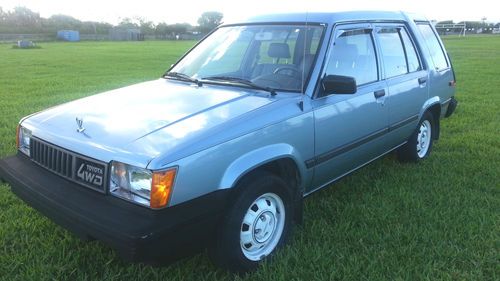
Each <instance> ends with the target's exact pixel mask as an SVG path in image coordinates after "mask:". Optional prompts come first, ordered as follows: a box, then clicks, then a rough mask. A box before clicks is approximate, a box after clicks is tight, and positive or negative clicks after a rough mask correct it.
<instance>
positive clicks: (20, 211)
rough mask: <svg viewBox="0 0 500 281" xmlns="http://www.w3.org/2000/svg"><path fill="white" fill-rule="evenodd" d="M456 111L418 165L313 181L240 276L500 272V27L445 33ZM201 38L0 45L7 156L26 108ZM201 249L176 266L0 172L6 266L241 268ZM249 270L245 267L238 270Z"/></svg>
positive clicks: (83, 270) (130, 276)
mask: <svg viewBox="0 0 500 281" xmlns="http://www.w3.org/2000/svg"><path fill="white" fill-rule="evenodd" d="M445 44H446V46H447V48H448V51H449V52H450V54H451V56H452V57H453V59H454V65H455V69H456V72H457V76H458V87H457V89H458V93H457V98H458V100H459V101H460V105H459V107H458V109H457V111H456V113H455V114H454V115H453V116H452V117H451V118H449V119H446V120H444V121H443V122H442V123H441V124H442V131H441V139H440V140H439V142H437V143H436V144H435V146H434V149H433V153H432V156H431V157H430V158H429V159H428V160H426V161H424V162H423V163H421V164H419V165H412V164H400V163H398V162H397V161H395V159H394V156H393V155H389V156H387V157H384V158H383V159H381V160H378V161H376V162H375V163H373V164H371V165H369V166H367V167H365V168H363V169H362V170H360V171H358V172H356V173H354V174H353V175H351V176H348V177H346V178H344V179H343V180H341V181H340V182H337V183H336V184H334V185H332V186H331V187H330V188H327V189H323V190H322V191H319V192H317V193H315V194H313V195H311V196H310V197H309V198H308V199H307V200H306V201H305V214H304V216H305V224H304V225H303V226H301V227H298V228H296V229H295V235H294V236H293V239H292V241H291V244H290V245H289V246H287V247H286V248H284V249H283V250H281V251H280V252H279V253H278V255H277V258H276V259H275V260H274V261H273V262H268V263H265V264H264V265H263V266H262V267H261V268H260V269H259V270H258V271H256V272H254V273H252V274H249V275H247V276H245V277H242V278H241V279H243V280H317V279H323V280H499V279H500V92H499V91H500V36H491V37H466V38H455V37H453V38H447V39H446V40H445ZM192 45H193V42H123V43H106V42H105V43H93V42H83V43H74V44H70V43H43V44H41V46H42V48H41V49H32V50H15V49H11V46H10V45H0V157H5V156H7V155H11V154H14V153H15V140H14V136H15V128H16V125H17V122H18V120H19V119H20V118H21V117H23V116H25V115H28V114H30V113H32V112H36V111H39V110H42V109H45V108H48V107H50V106H53V105H56V104H60V103H63V102H66V101H70V100H74V99H76V98H80V97H83V96H88V95H92V94H95V93H98V92H101V91H104V90H109V89H112V88H116V87H119V86H124V85H128V84H132V83H135V82H139V81H144V80H148V79H155V78H157V77H159V76H160V75H161V74H162V73H163V71H164V70H165V69H166V68H168V66H169V65H170V64H171V63H173V62H174V61H175V60H176V59H177V58H178V57H179V56H180V55H181V54H182V53H183V52H185V51H186V50H187V49H188V48H189V47H190V46H192ZM234 278H235V277H233V276H231V275H229V274H227V273H226V272H224V271H221V270H218V269H216V268H215V267H214V266H213V265H211V263H210V262H209V260H208V258H207V257H206V254H204V253H201V254H199V255H196V256H194V257H192V258H188V259H185V260H182V261H180V262H177V263H175V264H173V265H171V266H167V267H151V266H146V265H140V264H129V263H125V262H123V261H121V260H120V259H119V258H118V257H117V255H116V253H115V252H114V251H113V250H111V249H110V248H109V247H107V246H105V245H102V244H101V243H99V242H97V241H95V242H82V241H80V240H78V239H77V238H76V237H75V236H73V235H72V234H71V233H69V232H67V231H66V230H64V229H62V228H61V227H59V226H57V225H55V224H54V223H52V222H51V221H50V220H48V219H46V218H45V217H43V216H41V215H40V214H39V213H38V212H36V211H34V210H33V209H31V208H30V207H28V206H27V205H26V204H24V203H23V202H22V201H21V200H19V199H17V197H15V196H14V195H13V194H12V192H11V191H10V187H9V185H7V184H0V280H42V279H44V280H160V279H161V280H188V279H192V280H232V279H234ZM239 278H240V277H236V279H239Z"/></svg>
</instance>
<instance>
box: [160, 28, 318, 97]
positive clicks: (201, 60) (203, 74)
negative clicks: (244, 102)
mask: <svg viewBox="0 0 500 281" xmlns="http://www.w3.org/2000/svg"><path fill="white" fill-rule="evenodd" d="M322 33H323V27H322V26H305V25H248V26H227V27H221V28H219V29H218V30H217V31H215V32H214V33H212V34H211V35H210V36H209V37H208V38H206V39H205V40H203V41H202V42H201V43H200V44H199V45H198V46H196V48H194V49H193V50H192V51H191V52H190V53H188V54H187V55H186V56H185V57H184V58H183V59H182V60H181V61H179V62H178V63H177V65H175V66H174V67H173V68H172V69H171V70H170V71H171V72H175V73H181V74H184V75H187V76H189V77H191V78H194V79H199V80H205V81H213V82H215V83H217V82H221V80H222V79H220V78H221V77H226V78H237V79H240V80H241V79H244V80H247V81H250V82H252V83H253V84H255V85H258V86H260V87H266V88H269V89H276V90H282V91H296V92H302V91H303V88H304V86H305V84H306V83H305V82H306V79H308V77H309V73H310V71H311V66H312V65H313V62H314V59H315V57H316V53H317V51H318V48H319V45H320V44H319V43H320V40H321V37H322ZM213 78H218V79H213ZM226 80H228V81H231V79H226ZM232 81H234V80H232Z"/></svg>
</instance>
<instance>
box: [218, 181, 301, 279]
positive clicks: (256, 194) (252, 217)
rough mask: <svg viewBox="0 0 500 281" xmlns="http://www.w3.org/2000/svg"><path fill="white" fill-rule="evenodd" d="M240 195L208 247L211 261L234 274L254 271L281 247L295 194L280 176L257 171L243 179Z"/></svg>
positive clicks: (286, 233) (288, 227) (290, 220)
mask: <svg viewBox="0 0 500 281" xmlns="http://www.w3.org/2000/svg"><path fill="white" fill-rule="evenodd" d="M236 190H237V191H238V192H240V194H239V196H238V197H237V199H236V200H235V202H234V204H233V205H232V206H231V207H230V208H229V210H228V212H227V215H226V216H225V218H224V219H223V221H222V222H221V225H220V228H219V229H218V231H217V234H216V238H215V243H214V245H212V246H211V247H209V255H210V258H211V259H212V261H213V262H214V263H215V264H216V265H218V266H220V267H222V268H225V269H228V270H230V271H233V272H238V273H244V272H247V271H250V270H253V269H255V268H256V267H257V266H258V264H259V262H260V261H262V260H264V259H266V258H268V257H269V256H271V255H272V254H273V253H274V252H275V251H276V249H277V248H279V247H280V246H282V245H283V244H284V243H285V241H286V240H287V237H288V235H289V233H290V229H291V223H292V212H293V209H292V195H291V194H292V193H291V192H290V190H289V189H288V188H287V185H286V183H285V182H284V181H283V180H282V179H281V178H279V177H277V176H274V175H272V174H270V173H267V172H258V173H254V174H253V175H251V176H249V177H247V178H246V179H244V180H243V181H242V182H241V183H240V184H239V185H238V186H237V187H236Z"/></svg>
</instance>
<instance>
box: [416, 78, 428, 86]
mask: <svg viewBox="0 0 500 281" xmlns="http://www.w3.org/2000/svg"><path fill="white" fill-rule="evenodd" d="M425 82H427V77H420V78H418V84H420V85H422V84H424V83H425Z"/></svg>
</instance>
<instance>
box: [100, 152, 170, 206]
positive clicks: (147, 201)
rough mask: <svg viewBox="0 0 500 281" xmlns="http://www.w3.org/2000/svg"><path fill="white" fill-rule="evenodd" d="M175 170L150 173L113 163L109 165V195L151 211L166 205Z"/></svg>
mask: <svg viewBox="0 0 500 281" xmlns="http://www.w3.org/2000/svg"><path fill="white" fill-rule="evenodd" d="M176 172H177V169H176V168H172V169H168V170H165V171H154V172H152V171H150V170H147V169H143V168H139V167H135V166H132V165H128V164H124V163H120V162H116V161H113V162H112V163H111V177H110V184H109V186H110V188H109V190H110V193H111V194H112V195H114V196H117V197H120V198H123V199H125V200H128V201H132V202H134V203H137V204H140V205H144V206H149V207H150V208H153V209H159V208H163V207H165V206H166V205H167V203H168V200H169V198H170V194H171V192H172V187H173V184H174V179H175V174H176Z"/></svg>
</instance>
